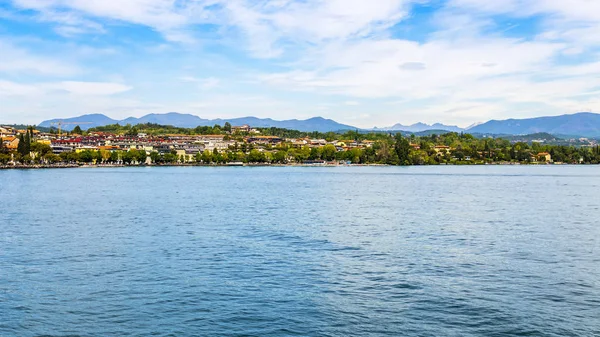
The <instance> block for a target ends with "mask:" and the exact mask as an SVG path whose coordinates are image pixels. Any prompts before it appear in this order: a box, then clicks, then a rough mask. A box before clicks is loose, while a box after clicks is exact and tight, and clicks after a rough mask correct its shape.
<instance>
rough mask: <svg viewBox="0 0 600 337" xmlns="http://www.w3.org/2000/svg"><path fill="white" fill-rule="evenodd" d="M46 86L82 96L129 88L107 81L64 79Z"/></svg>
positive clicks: (109, 93)
mask: <svg viewBox="0 0 600 337" xmlns="http://www.w3.org/2000/svg"><path fill="white" fill-rule="evenodd" d="M48 87H49V88H53V89H58V90H65V91H67V92H69V93H71V94H74V95H82V96H90V95H91V96H108V95H114V94H119V93H122V92H125V91H129V90H131V87H129V86H126V85H124V84H120V83H108V82H80V81H65V82H61V83H57V84H49V85H48Z"/></svg>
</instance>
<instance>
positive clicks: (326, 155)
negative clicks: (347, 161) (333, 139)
mask: <svg viewBox="0 0 600 337" xmlns="http://www.w3.org/2000/svg"><path fill="white" fill-rule="evenodd" d="M336 152H337V149H336V148H335V146H333V145H331V144H327V145H325V146H324V147H323V153H322V154H321V158H323V160H327V161H331V160H334V159H335V154H336Z"/></svg>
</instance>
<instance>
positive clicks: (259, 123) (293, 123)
mask: <svg viewBox="0 0 600 337" xmlns="http://www.w3.org/2000/svg"><path fill="white" fill-rule="evenodd" d="M58 121H62V122H64V123H69V124H64V125H63V129H64V130H72V129H73V128H74V127H75V125H77V124H74V123H78V122H79V123H84V122H86V123H88V124H81V125H80V127H81V128H82V129H84V130H86V129H89V128H92V127H96V126H103V125H108V124H116V123H119V124H121V125H125V124H131V125H136V124H145V123H156V124H161V125H172V126H176V127H185V128H195V127H197V126H212V125H215V124H219V125H224V124H225V123H226V122H229V123H230V124H231V125H234V126H235V125H244V124H247V125H250V126H252V127H278V128H286V129H294V130H300V131H306V132H310V131H319V132H329V131H341V130H355V129H356V127H354V126H350V125H345V124H341V123H338V122H336V121H334V120H331V119H326V118H322V117H313V118H309V119H306V120H298V119H289V120H282V121H278V120H274V119H271V118H257V117H241V118H231V119H220V118H219V119H204V118H200V117H198V116H195V115H191V114H181V113H177V112H169V113H164V114H148V115H145V116H142V117H139V118H136V117H129V118H125V119H123V120H115V119H112V118H110V117H107V116H105V115H102V114H88V115H82V116H79V117H73V118H62V119H51V120H46V121H43V122H41V123H40V124H39V126H42V127H50V126H52V124H51V123H53V122H58Z"/></svg>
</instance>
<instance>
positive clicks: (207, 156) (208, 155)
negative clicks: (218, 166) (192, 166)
mask: <svg viewBox="0 0 600 337" xmlns="http://www.w3.org/2000/svg"><path fill="white" fill-rule="evenodd" d="M212 157H213V155H212V152H210V151H209V150H204V152H202V157H201V158H202V162H203V163H204V164H210V163H211V162H212V159H213V158H212Z"/></svg>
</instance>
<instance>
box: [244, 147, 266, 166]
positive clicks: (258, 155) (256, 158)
mask: <svg viewBox="0 0 600 337" xmlns="http://www.w3.org/2000/svg"><path fill="white" fill-rule="evenodd" d="M265 161H266V157H265V154H264V153H262V152H260V151H258V150H252V151H250V153H249V154H248V162H249V163H264V162H265Z"/></svg>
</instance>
